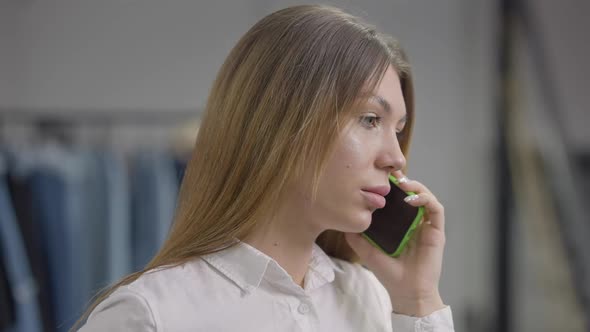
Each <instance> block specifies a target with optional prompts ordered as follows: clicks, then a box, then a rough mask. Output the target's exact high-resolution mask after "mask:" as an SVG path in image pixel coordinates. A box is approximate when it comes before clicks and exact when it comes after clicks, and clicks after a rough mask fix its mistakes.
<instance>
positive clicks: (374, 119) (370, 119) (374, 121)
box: [360, 115, 381, 128]
mask: <svg viewBox="0 0 590 332" xmlns="http://www.w3.org/2000/svg"><path fill="white" fill-rule="evenodd" d="M360 120H361V123H362V124H363V125H364V126H366V127H368V128H375V127H377V125H379V122H380V121H381V118H380V117H378V116H375V115H364V116H361V119H360Z"/></svg>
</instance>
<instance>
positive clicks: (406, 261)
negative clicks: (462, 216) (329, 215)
mask: <svg viewBox="0 0 590 332" xmlns="http://www.w3.org/2000/svg"><path fill="white" fill-rule="evenodd" d="M393 175H394V176H395V177H396V178H398V179H400V180H402V178H404V175H403V173H402V172H400V171H396V172H394V173H393ZM406 179H407V178H406ZM402 182H403V180H402ZM400 188H401V189H402V190H404V191H412V192H415V193H416V194H417V195H418V197H417V198H416V199H415V200H411V201H409V202H408V203H405V204H410V205H412V206H424V208H425V214H424V219H423V222H422V223H421V224H420V225H419V226H418V228H417V229H416V232H415V233H414V235H413V237H412V239H410V241H409V243H408V245H407V247H406V248H405V249H404V251H403V252H402V254H401V256H400V257H397V258H392V257H389V256H387V255H386V254H384V253H383V252H381V251H380V250H379V249H377V248H375V247H374V246H373V245H371V244H370V243H369V242H368V241H367V240H366V239H364V238H363V237H362V236H361V235H360V234H354V233H347V234H346V240H347V241H348V243H349V244H350V246H351V247H352V249H353V250H354V251H355V252H356V253H357V254H358V255H359V257H360V258H361V262H362V263H363V265H365V266H367V267H368V268H369V269H370V270H371V271H372V272H373V273H374V274H375V276H376V277H377V279H379V281H380V282H381V283H382V284H383V285H384V286H385V288H386V289H387V291H388V292H389V296H390V298H391V302H392V306H393V311H394V312H396V313H398V314H405V315H409V316H418V317H422V316H426V315H429V314H431V313H432V312H434V311H437V310H439V309H442V308H444V306H445V305H444V303H443V301H442V299H441V297H440V294H439V291H438V283H439V280H440V275H441V268H442V259H443V251H444V245H445V231H444V226H445V216H444V208H443V206H442V205H441V204H440V203H439V202H438V200H437V199H436V197H435V196H434V195H433V194H432V193H431V192H430V190H428V188H426V187H425V186H424V185H423V184H421V183H419V182H417V181H412V180H408V181H407V182H405V183H400Z"/></svg>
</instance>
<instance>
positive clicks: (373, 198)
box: [361, 190, 385, 209]
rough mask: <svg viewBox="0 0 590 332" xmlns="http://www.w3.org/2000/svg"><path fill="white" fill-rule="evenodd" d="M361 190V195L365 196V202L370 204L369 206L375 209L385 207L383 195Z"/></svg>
mask: <svg viewBox="0 0 590 332" xmlns="http://www.w3.org/2000/svg"><path fill="white" fill-rule="evenodd" d="M361 192H362V193H363V196H365V198H366V200H367V202H369V204H371V206H373V207H375V208H377V209H382V208H384V207H385V197H383V196H381V195H379V194H376V193H374V192H370V191H366V190H362V191H361Z"/></svg>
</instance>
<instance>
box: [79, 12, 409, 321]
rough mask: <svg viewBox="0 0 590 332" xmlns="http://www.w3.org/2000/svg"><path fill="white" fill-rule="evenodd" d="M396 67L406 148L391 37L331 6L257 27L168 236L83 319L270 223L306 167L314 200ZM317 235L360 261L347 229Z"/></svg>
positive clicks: (227, 67)
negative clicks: (137, 285)
mask: <svg viewBox="0 0 590 332" xmlns="http://www.w3.org/2000/svg"><path fill="white" fill-rule="evenodd" d="M389 66H393V68H395V69H396V71H397V73H398V75H399V77H400V80H401V86H402V93H403V96H404V101H405V104H406V109H407V115H408V121H407V125H406V127H405V129H404V131H405V132H404V133H403V135H402V138H401V140H400V144H401V148H402V151H403V152H404V154H407V151H408V146H409V139H410V136H411V131H412V125H413V120H414V100H413V87H412V80H411V75H410V68H409V65H408V62H407V60H406V57H405V55H404V53H403V51H402V49H401V48H400V47H399V45H398V43H397V42H396V41H395V40H394V39H393V38H391V37H389V36H386V35H384V34H380V33H378V32H377V31H376V30H375V28H374V27H372V26H370V25H367V24H365V23H363V22H361V21H360V20H359V19H358V18H356V17H354V16H352V15H349V14H347V13H344V12H343V11H341V10H339V9H337V8H333V7H329V6H321V5H304V6H295V7H290V8H286V9H282V10H279V11H277V12H274V13H272V14H270V15H268V16H266V17H264V18H263V19H262V20H260V21H259V22H258V23H256V24H255V25H254V26H253V27H252V28H251V29H250V30H249V31H248V32H247V33H246V34H245V35H244V36H243V37H242V38H241V39H240V40H239V41H238V43H237V45H236V46H235V47H234V48H233V49H232V50H231V52H230V54H229V56H228V57H227V59H226V60H225V62H224V63H223V65H222V67H221V69H220V70H219V73H218V75H217V78H216V80H215V82H214V83H213V86H212V89H211V91H210V94H209V98H208V100H207V104H206V108H205V113H204V115H203V119H202V122H201V129H200V130H199V133H198V136H197V140H196V144H195V146H194V150H193V153H192V156H191V159H190V160H189V162H188V165H187V168H186V170H185V174H184V178H183V181H182V185H181V188H180V194H179V201H178V205H177V209H176V213H175V217H174V223H173V225H172V228H171V230H170V234H169V236H168V238H167V240H166V241H165V243H164V244H163V246H162V247H161V248H160V250H159V252H158V253H157V254H156V255H155V256H154V257H153V259H152V260H151V261H150V262H149V263H148V265H147V266H146V267H145V268H144V269H143V270H141V271H138V272H135V273H133V274H130V275H128V276H126V277H124V278H123V279H121V280H120V281H119V282H117V283H115V284H114V285H112V286H110V287H108V288H107V289H105V290H104V291H103V292H102V293H101V294H100V295H99V296H97V298H96V299H95V300H94V303H93V304H92V305H91V306H90V307H89V308H88V310H87V311H86V313H85V314H84V315H83V316H82V317H81V318H80V320H79V321H78V323H77V324H76V325H75V326H78V325H79V324H80V323H81V322H82V321H83V320H85V319H86V318H87V317H88V315H89V313H90V312H91V311H92V310H93V309H94V308H95V307H96V306H97V305H98V304H99V303H100V302H101V301H102V300H104V299H105V298H106V297H108V296H109V295H110V294H111V293H112V292H113V291H114V290H116V289H117V288H118V287H119V286H121V285H126V284H129V283H131V282H133V281H135V280H136V279H138V278H139V277H140V276H141V275H142V274H144V273H146V272H147V271H150V270H153V269H156V268H161V267H171V266H177V265H180V264H183V263H185V262H187V261H189V260H192V259H195V258H197V257H200V256H203V255H206V254H210V253H214V252H217V251H220V250H223V249H226V248H229V247H231V246H233V245H235V244H236V239H243V238H245V237H246V236H247V235H248V234H250V233H251V232H252V231H253V230H254V229H255V228H256V227H257V226H260V223H261V221H260V220H263V219H264V218H262V217H263V216H266V215H268V213H269V212H271V211H273V207H275V206H277V205H279V204H280V197H281V193H282V192H284V190H285V188H286V187H287V186H288V184H289V183H291V182H292V181H297V179H298V178H300V177H301V175H302V174H304V172H305V171H306V170H308V171H309V170H311V174H312V191H313V193H312V195H314V196H315V192H316V190H317V183H318V179H319V178H320V176H321V174H322V172H323V169H324V166H325V164H326V161H327V159H328V158H329V156H330V153H331V152H332V149H333V145H334V142H335V141H336V139H337V137H338V135H339V129H340V128H342V126H343V125H344V124H345V123H346V121H349V120H350V119H351V116H352V113H353V112H354V110H355V108H356V107H358V106H359V105H360V104H361V103H363V102H364V101H366V97H368V96H366V92H367V91H369V92H370V91H372V90H373V89H374V87H375V86H376V85H377V84H378V83H379V81H380V80H381V79H382V77H383V75H384V73H385V71H386V69H387V68H388V67H389ZM317 243H318V245H319V246H321V247H322V249H323V250H324V251H325V252H326V253H327V254H328V255H331V256H333V257H336V258H340V259H344V260H347V261H351V262H354V261H357V260H358V257H357V256H356V255H355V254H354V252H353V250H352V249H351V248H350V247H349V246H348V244H347V243H346V241H345V240H344V237H343V234H342V233H341V232H337V231H333V230H328V231H325V232H324V233H322V234H321V235H320V236H319V237H318V239H317Z"/></svg>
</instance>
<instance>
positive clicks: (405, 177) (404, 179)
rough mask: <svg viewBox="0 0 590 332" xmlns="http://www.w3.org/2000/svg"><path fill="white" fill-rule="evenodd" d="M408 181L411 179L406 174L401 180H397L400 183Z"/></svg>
mask: <svg viewBox="0 0 590 332" xmlns="http://www.w3.org/2000/svg"><path fill="white" fill-rule="evenodd" d="M408 181H410V179H408V177H407V176H405V175H404V176H402V177H401V178H400V179H399V180H397V182H399V183H406V182H408Z"/></svg>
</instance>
